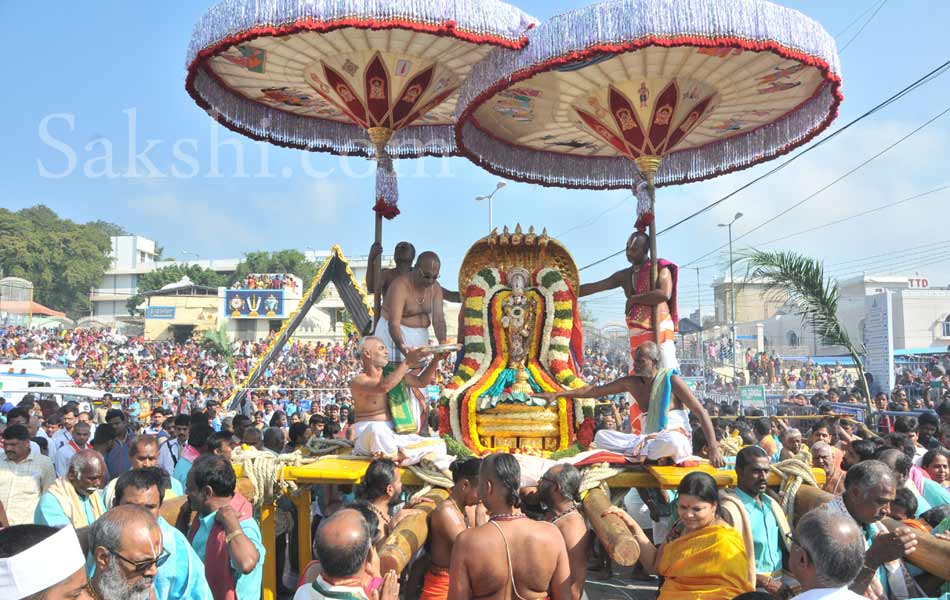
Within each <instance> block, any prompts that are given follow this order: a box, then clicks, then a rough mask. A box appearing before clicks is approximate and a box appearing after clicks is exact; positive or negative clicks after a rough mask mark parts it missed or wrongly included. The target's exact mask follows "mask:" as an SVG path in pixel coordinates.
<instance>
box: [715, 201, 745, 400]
mask: <svg viewBox="0 0 950 600" xmlns="http://www.w3.org/2000/svg"><path fill="white" fill-rule="evenodd" d="M741 218H742V213H741V212H737V213H736V216H735V217H733V218H732V220H731V221H729V222H728V223H720V224H719V226H720V227H726V228H728V229H729V296H730V297H731V298H730V300H731V302H730V304H731V309H730V312H731V315H730V316H731V319H730V320H731V321H732V381H733V384H734V385H736V386H737V388H738V385H737V384H736V380H737V379H738V378H739V352H738V337H737V336H736V277H735V272H734V269H733V258H732V225H733V224H734V223H735V222H736V221H738V220H739V219H741Z"/></svg>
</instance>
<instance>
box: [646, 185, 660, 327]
mask: <svg viewBox="0 0 950 600" xmlns="http://www.w3.org/2000/svg"><path fill="white" fill-rule="evenodd" d="M647 194H648V195H649V196H650V212H651V213H653V220H652V221H651V222H650V226H649V227H648V228H647V231H649V233H648V234H647V235H649V236H650V291H651V292H652V291H653V290H655V289H656V286H657V283H659V280H660V264H659V263H660V259H659V258H657V255H656V187H654V185H653V175H649V176H648V177H647ZM652 323H653V341H654V342H656V345H657V346H659V345H660V305H659V304H654V305H653V321H652Z"/></svg>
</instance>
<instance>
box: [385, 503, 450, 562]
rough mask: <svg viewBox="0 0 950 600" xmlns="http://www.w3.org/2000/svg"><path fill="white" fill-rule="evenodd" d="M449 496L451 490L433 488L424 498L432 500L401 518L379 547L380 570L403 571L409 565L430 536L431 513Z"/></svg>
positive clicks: (417, 506) (414, 508)
mask: <svg viewBox="0 0 950 600" xmlns="http://www.w3.org/2000/svg"><path fill="white" fill-rule="evenodd" d="M448 497H449V491H448V490H444V489H441V488H437V489H433V490H432V491H430V492H429V493H427V494H426V495H425V496H424V498H428V499H430V500H432V502H422V503H421V504H418V505H416V506H414V507H413V508H412V509H410V510H412V511H413V514H411V515H409V516H407V517H405V518H403V519H401V520H400V521H399V523H397V524H396V528H395V529H393V532H392V533H390V534H389V537H387V538H386V539H385V540H384V541H383V545H382V547H381V548H380V549H379V567H380V572H382V573H388V572H389V571H396V572H397V573H402V572H403V570H404V569H405V568H406V567H407V566H408V565H409V562H410V561H411V560H412V557H413V555H414V554H415V553H416V552H418V551H419V548H421V547H422V545H423V544H425V542H426V538H427V537H429V515H430V514H431V513H432V511H433V510H435V508H436V507H437V506H438V505H439V504H440V503H442V502H443V501H444V500H445V499H446V498H448Z"/></svg>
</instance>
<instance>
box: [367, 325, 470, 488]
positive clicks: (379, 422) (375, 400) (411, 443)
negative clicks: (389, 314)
mask: <svg viewBox="0 0 950 600" xmlns="http://www.w3.org/2000/svg"><path fill="white" fill-rule="evenodd" d="M405 350H406V352H405V356H406V360H405V361H403V362H402V363H400V364H398V365H397V366H396V367H395V368H394V369H393V370H392V372H390V373H389V374H388V375H383V368H384V367H386V365H387V364H388V363H389V353H388V351H387V349H386V346H385V345H384V344H383V341H382V340H380V339H379V338H378V337H372V336H369V337H365V338H363V339H362V340H361V341H360V348H359V357H360V362H361V363H362V367H363V371H362V373H360V374H358V375H357V376H356V377H354V378H353V380H352V381H350V392H351V393H352V396H353V408H354V411H355V414H356V423H355V424H354V425H353V428H354V440H355V442H354V443H355V445H354V448H353V453H354V454H358V455H363V456H374V457H379V456H385V457H386V458H391V459H393V460H395V461H396V462H397V463H398V464H399V465H400V466H406V465H413V464H417V463H419V462H420V461H422V460H423V459H428V460H431V461H432V462H433V463H434V464H435V465H436V466H437V467H438V468H439V469H441V470H443V471H444V470H446V469H448V467H449V464H450V463H451V462H452V457H451V456H449V455H448V453H447V452H446V449H445V442H444V441H442V439H441V438H430V437H423V436H421V435H416V434H414V433H409V434H398V433H396V430H395V429H394V427H393V420H392V416H391V413H390V408H389V407H390V403H389V398H388V396H387V394H388V393H389V391H390V390H392V389H393V388H395V387H396V386H397V385H399V384H400V383H405V384H406V385H407V386H409V387H414V388H421V387H426V386H427V385H429V382H431V381H432V377H433V375H435V371H436V368H437V367H438V364H439V361H441V360H442V358H444V355H436V356H434V357H433V358H432V360H431V361H430V362H429V365H428V366H427V367H426V368H425V369H423V371H422V372H421V373H420V374H418V375H414V374H412V373H409V364H410V363H411V364H417V363H419V362H420V361H421V360H422V359H423V358H424V357H425V356H426V355H427V354H428V352H429V351H428V349H426V348H424V347H423V348H406V349H405Z"/></svg>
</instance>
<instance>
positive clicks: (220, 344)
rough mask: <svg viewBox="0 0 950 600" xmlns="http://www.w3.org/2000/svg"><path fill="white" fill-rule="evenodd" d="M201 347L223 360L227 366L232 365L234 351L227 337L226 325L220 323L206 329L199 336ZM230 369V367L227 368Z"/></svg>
mask: <svg viewBox="0 0 950 600" xmlns="http://www.w3.org/2000/svg"><path fill="white" fill-rule="evenodd" d="M201 347H202V348H204V349H205V350H207V351H208V352H210V353H212V354H214V355H216V356H217V357H218V358H220V359H222V360H224V361H225V362H226V363H227V364H228V367H233V366H234V351H233V350H232V349H231V340H229V339H228V326H227V324H225V323H222V324H221V326H220V327H219V328H218V329H208V330H207V331H205V332H204V336H203V337H202V338H201ZM229 370H230V369H229Z"/></svg>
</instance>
